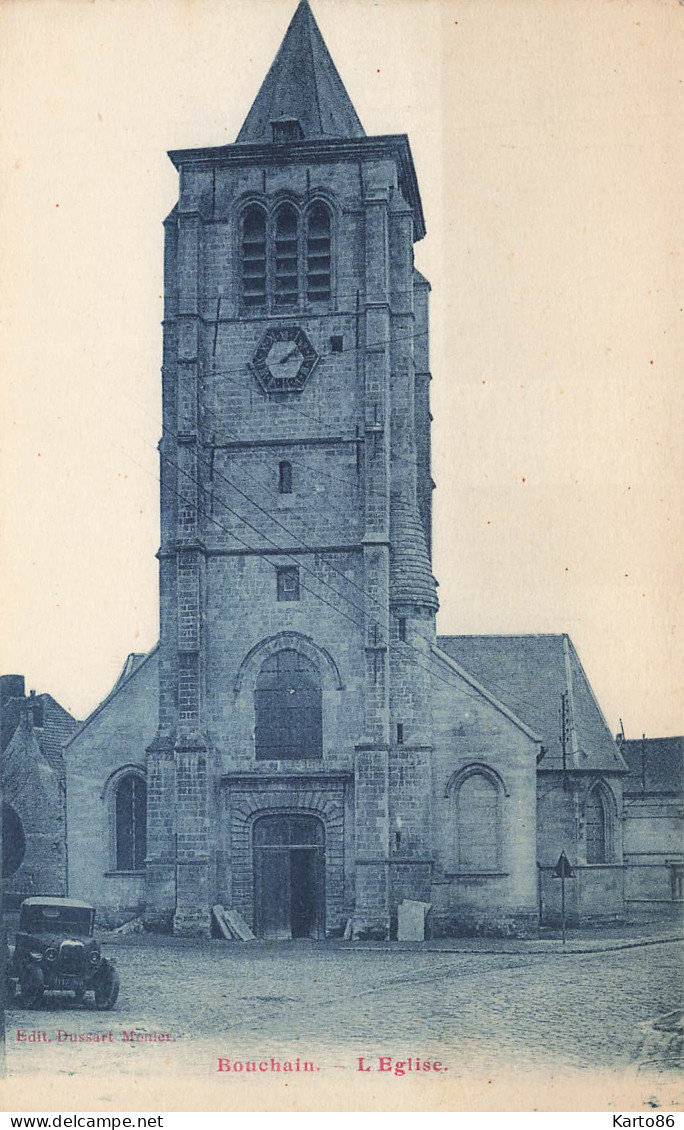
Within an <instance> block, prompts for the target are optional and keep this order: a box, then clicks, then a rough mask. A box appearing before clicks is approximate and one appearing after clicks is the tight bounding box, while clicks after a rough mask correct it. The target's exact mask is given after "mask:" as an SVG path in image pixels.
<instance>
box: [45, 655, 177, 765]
mask: <svg viewBox="0 0 684 1130" xmlns="http://www.w3.org/2000/svg"><path fill="white" fill-rule="evenodd" d="M158 650H159V644H158V643H157V644H155V645H154V647H153V648H152V649H151V650H150V651H148V652H147V653H146V654H143V653H142V652H139V651H132V652H131V653H130V654H129V655H128V656H126V661H125V663H124V665H123V667H122V669H121V674H120V675H119V677H118V679H117V680H116V682H115V684H114V686H113V687H112V689H111V691H110V692H109V694H108V695H107V697H106V698H103V699H102V702H101V703H99V704H98V705H97V706H96V707H95V709H94V710H92V711H91V712H90V714H89V715H88V717H87V718H86V719H85V721H84V722H81V724H80V726H79V727H78V729H77V730H76V731H75V732H74V733H73V734H72V735H71V737H70V738H69V740H68V742H65V746H69V745H71V743H72V742H73V741H74V739H75V738H77V737H78V736H79V735H80V734H82V733H83V731H84V730H85V729H86V727H88V726H89V725H90V723H91V722H92V721H93V720H94V719H95V718H97V716H98V714H100V713H101V712H102V711H103V710H104V708H105V707H106V706H108V705H109V703H110V702H111V701H112V699H114V698H115V697H116V695H118V694H119V692H120V691H121V690H122V689H123V688H124V687H125V686H127V685H128V684H129V683H130V681H131V679H133V678H134V677H135V675H137V673H138V671H140V669H141V668H142V667H144V666H145V664H146V663H147V662H149V660H150V659H151V658H152V656H153V655H156V653H157V651H158Z"/></svg>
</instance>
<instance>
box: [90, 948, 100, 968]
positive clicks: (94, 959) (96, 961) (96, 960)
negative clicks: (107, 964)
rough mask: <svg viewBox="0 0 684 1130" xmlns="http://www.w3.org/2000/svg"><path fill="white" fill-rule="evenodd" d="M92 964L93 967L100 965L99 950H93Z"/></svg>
mask: <svg viewBox="0 0 684 1130" xmlns="http://www.w3.org/2000/svg"><path fill="white" fill-rule="evenodd" d="M90 964H91V965H99V964H100V955H99V953H98V952H97V950H93V952H92V953H91V955H90Z"/></svg>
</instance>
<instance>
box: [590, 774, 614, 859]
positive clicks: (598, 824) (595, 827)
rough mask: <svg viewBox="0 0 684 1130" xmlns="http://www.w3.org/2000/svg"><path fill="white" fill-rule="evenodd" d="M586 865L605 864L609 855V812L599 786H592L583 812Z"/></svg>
mask: <svg viewBox="0 0 684 1130" xmlns="http://www.w3.org/2000/svg"><path fill="white" fill-rule="evenodd" d="M585 833H586V844H587V863H607V862H608V855H609V842H610V835H609V812H608V808H607V804H606V799H605V797H604V796H603V795H602V790H601V789H600V787H599V786H597V785H596V786H594V788H592V789H591V790H590V792H589V796H588V797H587V807H586V810H585Z"/></svg>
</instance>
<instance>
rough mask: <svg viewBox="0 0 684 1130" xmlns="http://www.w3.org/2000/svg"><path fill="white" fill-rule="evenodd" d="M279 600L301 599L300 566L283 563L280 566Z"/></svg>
mask: <svg viewBox="0 0 684 1130" xmlns="http://www.w3.org/2000/svg"><path fill="white" fill-rule="evenodd" d="M277 579H278V600H299V568H298V567H297V565H283V566H281V567H279V568H278V578H277Z"/></svg>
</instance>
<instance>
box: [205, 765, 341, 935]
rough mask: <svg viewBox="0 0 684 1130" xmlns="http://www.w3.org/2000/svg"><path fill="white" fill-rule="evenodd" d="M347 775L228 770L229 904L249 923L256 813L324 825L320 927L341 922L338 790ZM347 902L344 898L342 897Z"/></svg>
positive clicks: (252, 914)
mask: <svg viewBox="0 0 684 1130" xmlns="http://www.w3.org/2000/svg"><path fill="white" fill-rule="evenodd" d="M350 779H351V776H350V774H346V773H340V774H332V773H330V774H324V775H321V776H314V775H313V774H312V775H309V774H306V775H305V774H301V775H298V774H290V775H287V776H278V777H263V778H261V779H259V778H257V777H255V776H254V775H249V774H244V775H237V774H228V775H227V776H226V777H224V778H223V783H224V786H225V794H224V813H225V816H226V821H225V829H226V831H225V833H224V835H225V834H226V833H227V835H228V837H229V841H230V863H231V868H230V869H231V876H232V905H233V906H234V907H235V908H236V909H237V910H239V911H240V913H241V914H242V916H243V918H245V919H246V921H247V922H249V923H250V924H252V925H253V924H254V919H255V905H254V878H255V877H254V867H253V853H252V828H253V825H254V823H255V822H256V821H257V820H258V819H259V818H260V817H262V816H269V815H279V814H283V815H284V814H286V813H296V814H300V815H310V816H316V817H318V818H319V819H320V820H321V821H322V822H323V826H324V829H325V887H326V930H327V931H328V932H330V931H331V930H333V929H335V928H336V927H338V926H339V925H340V924H341V923H342V918H343V913H344V904H345V890H344V790H345V785H346V784H347V782H348V781H349V780H350ZM346 901H349V900H346Z"/></svg>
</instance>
